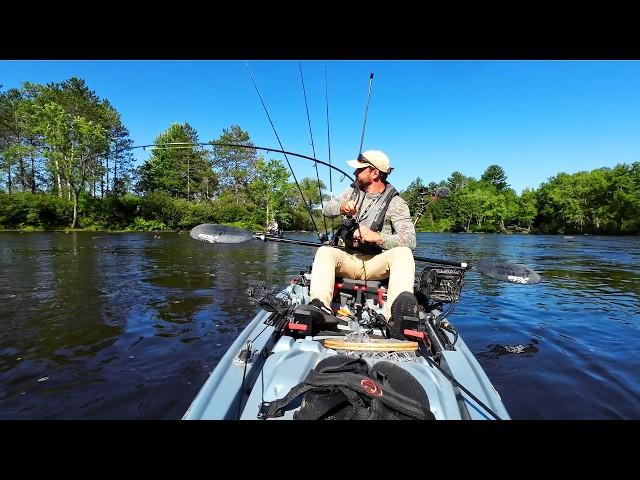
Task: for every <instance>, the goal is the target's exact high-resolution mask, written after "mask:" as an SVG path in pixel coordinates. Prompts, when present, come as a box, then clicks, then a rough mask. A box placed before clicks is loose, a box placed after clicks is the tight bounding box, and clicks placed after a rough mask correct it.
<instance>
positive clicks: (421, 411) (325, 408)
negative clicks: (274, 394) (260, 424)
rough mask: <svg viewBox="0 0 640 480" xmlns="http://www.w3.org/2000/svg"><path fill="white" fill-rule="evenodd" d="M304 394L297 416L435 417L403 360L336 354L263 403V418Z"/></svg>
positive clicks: (277, 414)
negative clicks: (283, 393) (370, 362)
mask: <svg viewBox="0 0 640 480" xmlns="http://www.w3.org/2000/svg"><path fill="white" fill-rule="evenodd" d="M302 394H304V399H303V402H302V407H301V408H300V410H298V411H297V412H294V414H293V418H294V420H434V419H435V417H434V415H433V413H431V410H429V399H428V398H427V394H426V393H425V391H424V388H422V385H420V383H418V381H417V380H416V379H415V378H414V377H413V376H412V375H411V374H410V373H409V372H407V371H406V370H404V369H403V368H401V367H399V366H398V365H396V364H394V363H391V362H387V361H379V362H377V363H376V364H375V365H374V366H373V367H371V369H369V365H368V364H367V362H366V361H365V360H363V359H362V358H353V357H348V356H345V355H332V356H330V357H327V358H325V359H324V360H321V361H320V362H318V365H316V368H314V369H312V370H311V371H310V372H309V374H308V375H307V377H306V378H305V379H304V381H303V382H302V383H300V384H298V385H296V386H295V387H293V388H292V389H291V390H290V391H289V393H287V395H286V396H285V397H284V398H281V399H279V400H275V401H273V402H270V403H264V404H263V405H262V408H261V413H260V414H259V415H258V418H264V419H266V418H272V417H281V416H282V415H284V411H285V410H286V407H287V406H288V405H289V404H290V403H292V402H293V401H294V400H295V399H297V398H298V397H300V395H302Z"/></svg>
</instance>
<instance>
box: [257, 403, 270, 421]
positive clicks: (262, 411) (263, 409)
mask: <svg viewBox="0 0 640 480" xmlns="http://www.w3.org/2000/svg"><path fill="white" fill-rule="evenodd" d="M269 407H271V402H262V403H261V404H260V405H258V419H259V420H266V419H267V418H268V417H267V414H268V413H269Z"/></svg>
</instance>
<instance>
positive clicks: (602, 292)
mask: <svg viewBox="0 0 640 480" xmlns="http://www.w3.org/2000/svg"><path fill="white" fill-rule="evenodd" d="M158 237H159V238H158ZM291 237H295V238H305V239H311V238H312V236H311V235H293V234H292V235H290V238H291ZM314 252H315V250H314V249H313V248H311V247H304V246H297V245H287V244H274V243H268V244H263V243H260V242H251V243H248V244H241V245H211V244H206V243H202V242H198V241H196V240H193V239H191V238H190V237H189V235H188V234H186V233H184V234H181V235H180V234H176V233H161V234H159V235H158V234H153V233H131V234H108V233H69V234H65V233H24V234H20V233H0V418H1V419H177V418H180V417H181V416H182V415H183V414H184V412H185V410H186V409H187V408H188V406H189V404H190V403H191V400H192V399H193V398H194V396H195V395H196V393H197V392H198V390H199V388H200V387H201V386H202V384H203V383H204V381H205V380H206V378H207V376H208V374H209V372H210V371H211V369H212V368H213V367H214V366H215V365H216V363H217V362H218V361H219V359H220V358H221V356H222V355H223V354H224V352H225V350H226V349H227V347H228V346H229V345H230V344H231V343H232V342H233V340H234V339H235V337H236V336H237V334H238V333H239V332H240V331H241V330H242V328H243V327H244V325H245V324H246V323H247V322H248V321H249V320H250V319H251V318H252V317H253V314H254V312H255V309H254V307H252V306H251V305H250V304H249V302H248V300H247V299H246V297H245V295H244V291H245V289H246V288H247V287H248V286H249V285H250V282H252V281H256V280H261V281H266V282H267V283H269V284H281V285H284V283H285V282H287V281H288V279H289V278H290V277H292V276H293V275H295V274H296V273H298V271H299V270H300V269H303V268H305V266H306V265H308V264H310V263H311V262H312V261H313V254H314ZM416 255H423V256H429V257H437V258H449V259H463V260H468V261H470V262H473V261H474V260H478V259H480V258H492V259H497V260H503V261H512V262H517V263H523V264H525V265H528V266H530V267H531V268H533V269H534V270H536V271H538V272H539V273H540V274H542V276H543V281H542V282H541V283H540V284H538V285H536V286H521V285H513V284H508V283H502V282H498V281H496V280H493V279H490V278H487V277H483V276H480V275H478V274H475V273H472V272H471V273H468V274H467V276H466V278H465V287H464V289H463V293H462V301H461V302H460V304H459V305H458V306H457V308H456V311H455V313H454V315H453V316H452V317H451V320H452V322H453V323H454V324H455V325H456V326H457V328H458V331H459V332H460V334H461V336H462V337H463V338H464V340H465V341H466V343H467V344H468V346H469V348H471V350H472V351H473V352H474V354H475V355H476V357H477V358H478V360H479V361H480V364H481V365H482V366H483V368H484V369H485V371H486V372H487V374H488V376H489V378H490V379H491V380H492V382H493V384H494V386H495V387H496V389H497V390H498V391H499V392H500V394H501V396H502V398H503V400H504V402H505V404H506V406H507V409H508V410H509V411H510V413H511V415H512V417H513V418H514V419H640V238H638V237H596V236H574V237H572V238H565V237H562V236H517V235H482V234H480V235H455V234H419V235H418V248H417V249H416Z"/></svg>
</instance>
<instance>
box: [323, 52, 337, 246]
mask: <svg viewBox="0 0 640 480" xmlns="http://www.w3.org/2000/svg"><path fill="white" fill-rule="evenodd" d="M324 100H325V105H326V111H327V149H328V150H329V165H331V137H330V135H329V84H328V82H327V64H326V63H325V65H324ZM331 173H332V170H331V168H329V197H330V198H329V200H333V182H332V180H331ZM335 231H336V227H335V224H334V222H333V218H332V219H331V235H335Z"/></svg>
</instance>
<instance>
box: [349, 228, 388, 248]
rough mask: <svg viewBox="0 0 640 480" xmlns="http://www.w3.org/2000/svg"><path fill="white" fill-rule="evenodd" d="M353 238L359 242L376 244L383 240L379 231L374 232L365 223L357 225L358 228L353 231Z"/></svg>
mask: <svg viewBox="0 0 640 480" xmlns="http://www.w3.org/2000/svg"><path fill="white" fill-rule="evenodd" d="M353 238H354V240H359V241H360V242H364V243H375V244H377V245H382V242H384V240H383V238H382V235H381V234H380V232H374V231H373V230H371V229H370V228H369V227H367V226H365V225H358V228H356V229H355V231H354V232H353Z"/></svg>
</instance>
